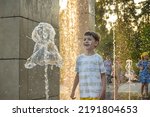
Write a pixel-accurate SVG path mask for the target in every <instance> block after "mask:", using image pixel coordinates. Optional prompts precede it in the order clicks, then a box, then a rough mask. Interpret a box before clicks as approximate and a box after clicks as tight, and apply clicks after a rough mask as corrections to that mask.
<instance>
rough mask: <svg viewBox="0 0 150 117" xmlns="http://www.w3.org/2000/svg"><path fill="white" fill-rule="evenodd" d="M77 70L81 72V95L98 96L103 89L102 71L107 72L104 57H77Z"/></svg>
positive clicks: (82, 55)
mask: <svg viewBox="0 0 150 117" xmlns="http://www.w3.org/2000/svg"><path fill="white" fill-rule="evenodd" d="M76 72H78V73H79V86H80V97H81V98H86V97H98V96H99V95H100V91H101V73H105V72H106V70H105V67H104V63H103V59H102V57H101V56H100V55H98V54H94V55H91V56H87V55H85V54H81V55H79V56H78V57H77V61H76Z"/></svg>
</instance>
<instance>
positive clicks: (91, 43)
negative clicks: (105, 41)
mask: <svg viewBox="0 0 150 117" xmlns="http://www.w3.org/2000/svg"><path fill="white" fill-rule="evenodd" d="M83 45H84V48H85V49H86V50H94V49H95V47H96V46H97V45H98V41H95V39H94V37H93V36H90V35H89V36H84V40H83Z"/></svg>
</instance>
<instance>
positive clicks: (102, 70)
mask: <svg viewBox="0 0 150 117" xmlns="http://www.w3.org/2000/svg"><path fill="white" fill-rule="evenodd" d="M99 66H100V73H106V69H105V66H104V61H103V59H102V58H100V62H99Z"/></svg>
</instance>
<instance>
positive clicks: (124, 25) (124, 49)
mask: <svg viewBox="0 0 150 117" xmlns="http://www.w3.org/2000/svg"><path fill="white" fill-rule="evenodd" d="M114 4H115V9H114V12H115V13H116V14H117V17H118V19H117V21H116V23H115V24H116V26H115V40H116V56H117V57H119V58H120V61H121V63H122V66H123V67H124V66H125V61H126V60H127V59H132V60H133V62H134V66H135V63H137V62H138V59H139V58H140V55H141V53H142V52H144V51H149V52H150V8H149V6H150V1H149V0H146V1H144V2H141V3H139V5H137V4H135V3H134V0H116V1H115V2H114ZM111 5H112V0H100V1H99V2H97V3H96V9H95V10H96V31H97V32H99V33H100V34H101V37H102V41H101V43H100V46H99V47H98V51H99V52H100V53H102V54H103V55H104V56H106V55H111V56H113V54H112V53H113V34H112V30H111V31H110V33H108V32H109V31H108V29H107V28H106V23H107V21H106V20H107V18H106V19H104V16H105V14H106V13H110V14H111V12H112V11H111V9H110V6H111ZM138 10H141V12H138Z"/></svg>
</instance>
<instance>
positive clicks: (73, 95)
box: [70, 92, 76, 100]
mask: <svg viewBox="0 0 150 117" xmlns="http://www.w3.org/2000/svg"><path fill="white" fill-rule="evenodd" d="M70 98H71V99H73V100H74V99H76V97H75V93H74V92H72V93H71V95H70Z"/></svg>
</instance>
